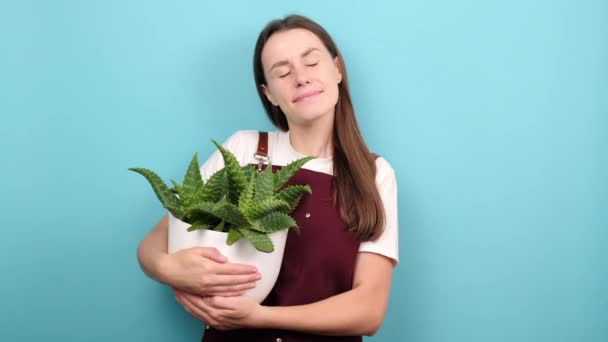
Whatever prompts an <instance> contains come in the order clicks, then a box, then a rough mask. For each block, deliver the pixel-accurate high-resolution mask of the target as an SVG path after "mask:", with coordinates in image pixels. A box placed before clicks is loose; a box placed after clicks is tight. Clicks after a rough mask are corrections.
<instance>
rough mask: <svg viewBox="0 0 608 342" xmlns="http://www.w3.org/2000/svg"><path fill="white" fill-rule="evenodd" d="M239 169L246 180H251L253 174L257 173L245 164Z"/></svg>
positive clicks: (252, 167)
mask: <svg viewBox="0 0 608 342" xmlns="http://www.w3.org/2000/svg"><path fill="white" fill-rule="evenodd" d="M241 169H242V170H243V174H244V175H245V178H246V179H251V176H252V175H253V174H257V172H256V171H255V170H256V169H255V168H254V166H253V165H251V164H247V165H245V166H243V167H241Z"/></svg>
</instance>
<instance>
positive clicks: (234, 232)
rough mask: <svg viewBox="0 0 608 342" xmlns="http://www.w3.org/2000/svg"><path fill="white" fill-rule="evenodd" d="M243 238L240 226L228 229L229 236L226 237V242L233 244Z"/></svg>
mask: <svg viewBox="0 0 608 342" xmlns="http://www.w3.org/2000/svg"><path fill="white" fill-rule="evenodd" d="M242 238H243V234H241V232H239V230H238V228H232V229H230V230H229V231H228V237H227V238H226V244H228V245H229V246H230V245H233V244H234V243H235V242H237V241H239V240H240V239H242Z"/></svg>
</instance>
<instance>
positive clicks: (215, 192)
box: [196, 169, 228, 202]
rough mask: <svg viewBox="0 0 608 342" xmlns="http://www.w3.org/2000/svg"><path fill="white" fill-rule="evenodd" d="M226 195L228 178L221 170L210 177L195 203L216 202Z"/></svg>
mask: <svg viewBox="0 0 608 342" xmlns="http://www.w3.org/2000/svg"><path fill="white" fill-rule="evenodd" d="M227 194H228V177H226V172H225V171H224V169H221V170H219V171H217V172H216V173H214V174H213V175H211V177H209V179H208V180H207V183H205V185H204V187H203V189H202V190H201V191H200V192H199V194H198V196H197V198H196V201H197V202H217V201H219V200H220V199H221V198H222V197H224V196H226V195H227Z"/></svg>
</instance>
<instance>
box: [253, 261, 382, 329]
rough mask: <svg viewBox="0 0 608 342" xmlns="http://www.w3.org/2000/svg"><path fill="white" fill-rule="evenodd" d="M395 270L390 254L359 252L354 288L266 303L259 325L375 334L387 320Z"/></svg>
mask: <svg viewBox="0 0 608 342" xmlns="http://www.w3.org/2000/svg"><path fill="white" fill-rule="evenodd" d="M392 270H393V264H392V262H391V261H390V260H389V259H388V258H386V257H384V256H381V255H379V254H374V253H359V256H358V258H357V265H356V267H355V275H354V280H353V289H352V290H350V291H347V292H344V293H341V294H339V295H336V296H333V297H330V298H327V299H325V300H322V301H319V302H316V303H312V304H308V305H300V306H291V307H289V306H287V307H263V308H262V310H261V313H260V316H259V320H260V322H259V323H260V326H262V327H268V328H276V329H287V330H299V331H306V332H310V333H316V334H323V335H368V336H371V335H374V334H375V333H376V332H377V331H378V329H380V326H381V325H382V321H383V320H384V314H385V312H386V307H387V304H388V297H389V292H390V286H391V278H392Z"/></svg>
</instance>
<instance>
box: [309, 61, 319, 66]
mask: <svg viewBox="0 0 608 342" xmlns="http://www.w3.org/2000/svg"><path fill="white" fill-rule="evenodd" d="M317 64H319V62H316V63H313V64H307V65H308V66H315V65H317Z"/></svg>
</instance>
